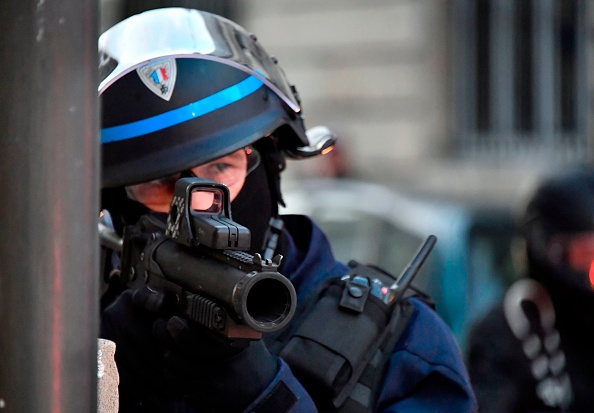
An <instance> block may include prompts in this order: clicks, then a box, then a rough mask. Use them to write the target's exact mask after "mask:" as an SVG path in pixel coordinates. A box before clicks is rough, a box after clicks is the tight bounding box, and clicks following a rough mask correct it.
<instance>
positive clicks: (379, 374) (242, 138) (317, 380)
mask: <svg viewBox="0 0 594 413" xmlns="http://www.w3.org/2000/svg"><path fill="white" fill-rule="evenodd" d="M99 51H100V72H101V83H100V86H99V93H100V98H101V104H102V129H101V142H102V150H103V152H102V154H103V160H102V162H103V175H102V187H103V189H102V208H103V209H105V210H107V211H109V213H110V215H111V218H112V220H113V226H114V227H115V230H116V231H117V232H118V233H120V234H121V233H122V230H123V228H124V227H125V226H126V225H134V224H135V223H136V222H137V221H138V219H139V218H140V217H141V216H143V215H147V214H152V215H154V216H156V217H159V216H160V217H161V218H162V217H163V215H164V213H166V212H167V211H168V209H169V205H170V203H171V200H172V197H173V187H174V184H175V182H176V181H177V180H178V179H179V178H180V177H188V176H195V177H199V178H207V179H211V180H214V181H218V182H221V183H223V184H226V185H227V186H228V188H229V189H230V195H231V199H232V211H233V216H232V217H233V220H234V221H236V222H238V223H240V224H242V225H245V226H246V227H247V228H249V230H250V231H251V251H250V252H251V253H256V252H258V253H261V254H263V255H264V256H265V257H266V256H270V254H271V252H273V253H274V255H276V254H280V255H282V257H283V259H282V262H281V264H280V267H279V271H280V273H282V274H283V275H285V276H286V277H287V278H288V279H289V280H290V281H291V283H292V284H293V285H294V287H295V290H296V293H297V302H298V307H297V312H296V314H299V315H298V316H295V317H294V318H293V320H292V321H291V323H290V325H289V327H288V328H286V329H285V330H283V331H281V332H280V333H278V334H271V335H270V336H269V335H265V336H264V339H262V340H249V342H248V343H246V342H245V341H243V340H230V339H226V338H223V337H221V336H219V335H217V334H214V333H212V332H211V331H209V330H206V329H205V328H202V327H201V326H199V325H197V324H196V323H194V322H192V321H189V320H187V319H186V318H184V317H181V316H179V315H176V314H171V313H166V312H165V311H164V310H163V309H164V308H167V306H166V305H164V304H163V303H164V302H167V299H166V297H165V296H164V295H163V294H162V293H161V292H159V291H156V290H154V289H148V288H138V289H124V291H122V292H120V291H117V294H116V295H117V296H114V294H113V289H111V290H110V291H109V292H108V293H106V295H105V296H104V301H103V307H104V308H105V309H104V311H103V313H102V322H101V335H102V337H103V338H106V339H110V340H113V341H114V342H115V343H116V346H117V347H116V362H117V365H118V370H119V374H120V386H119V392H120V411H122V412H153V411H159V412H211V411H212V412H242V411H245V412H273V413H282V412H295V413H296V412H304V413H305V412H307V413H311V412H315V411H353V412H354V411H369V412H372V411H373V412H395V411H398V412H415V413H418V412H423V411H452V412H457V413H460V412H471V411H474V410H475V400H474V395H473V392H472V390H471V388H470V386H469V381H468V377H467V372H466V368H465V366H464V364H463V362H462V359H461V355H460V352H459V349H458V347H457V345H456V343H455V341H454V339H453V336H452V334H451V333H450V331H449V329H448V328H447V326H446V325H445V323H444V322H443V321H442V320H441V319H440V318H439V317H438V316H437V314H436V312H435V311H434V310H433V309H432V308H431V307H430V306H429V305H427V303H426V302H425V301H424V300H422V299H420V298H414V297H412V298H407V299H405V300H403V301H402V302H401V303H399V304H398V305H395V306H393V307H389V306H387V305H383V302H382V301H381V300H379V299H376V298H375V297H374V298H373V300H374V301H373V303H371V302H372V301H369V300H371V299H368V301H367V302H365V301H361V302H359V303H357V302H355V305H359V304H361V303H363V304H365V306H362V305H359V310H358V311H353V310H352V309H351V310H348V311H347V310H343V309H342V304H339V299H340V298H339V297H338V296H339V294H335V292H336V291H342V290H341V289H342V288H343V284H344V283H345V282H346V281H341V280H340V277H342V276H344V275H345V274H347V273H349V272H352V268H349V267H348V266H346V265H344V264H343V263H340V262H337V261H336V260H335V259H334V258H333V256H332V253H331V249H330V246H329V244H328V242H327V239H326V238H325V236H324V234H323V233H322V232H321V230H320V229H319V228H318V227H317V226H316V225H315V224H314V223H313V222H312V221H311V220H310V219H308V218H307V217H304V216H282V217H279V211H278V205H279V204H280V205H282V204H283V200H282V195H281V190H280V188H281V187H280V173H281V172H282V170H283V169H284V168H285V164H286V161H285V160H286V158H291V159H301V158H307V157H311V156H316V155H319V154H321V153H323V152H325V151H326V150H328V149H329V148H330V147H331V146H332V144H333V143H334V137H333V136H332V134H327V133H322V134H318V135H314V134H311V133H310V134H309V135H308V134H307V133H306V130H305V128H304V124H303V118H302V110H301V102H300V100H299V97H298V94H297V92H296V89H295V88H294V86H292V85H291V84H290V83H288V81H287V79H286V77H285V75H284V73H283V71H282V70H281V68H280V67H279V66H278V64H277V62H276V60H275V59H274V58H273V57H271V56H269V55H268V54H267V52H266V51H265V50H264V49H263V48H262V47H261V46H260V44H259V43H258V41H257V39H256V37H255V36H253V35H251V34H249V33H248V32H246V31H245V30H244V29H243V28H242V27H240V26H238V25H237V24H235V23H233V22H231V21H229V20H227V19H224V18H222V17H219V16H216V15H213V14H210V13H206V12H202V11H198V10H188V9H182V8H163V9H157V10H151V11H147V12H144V13H141V14H139V15H136V16H132V17H130V18H128V19H126V20H124V21H122V22H120V23H118V24H117V25H115V26H114V27H112V28H111V29H109V30H107V31H106V32H105V33H104V34H103V35H102V36H101V37H100V39H99ZM109 262H110V263H113V265H115V266H116V267H117V265H118V264H117V259H113V257H111V258H110V259H109ZM363 270H365V271H371V272H369V274H378V275H377V276H378V277H380V278H381V277H382V275H381V274H380V273H381V271H378V270H374V269H372V268H366V267H361V271H363ZM397 270H399V269H397ZM374 276H375V275H374ZM347 278H348V277H347ZM361 279H365V280H367V281H369V278H368V277H367V278H366V277H359V280H361ZM329 281H331V282H329ZM360 286H361V288H362V289H363V290H364V291H369V290H368V289H367V290H366V287H365V286H364V285H363V284H360ZM369 296H371V294H369ZM106 297H108V299H106ZM351 298H352V297H351ZM355 301H356V300H355ZM318 302H320V303H321V304H318ZM351 304H352V303H351ZM339 307H341V310H339ZM370 312H375V313H374V314H369V313H370ZM359 314H360V315H359ZM345 320H352V323H351V321H345ZM345 323H346V324H345ZM336 326H342V327H340V328H335V327H336ZM345 327H347V328H345ZM348 327H352V328H348ZM340 409H342V410H340Z"/></svg>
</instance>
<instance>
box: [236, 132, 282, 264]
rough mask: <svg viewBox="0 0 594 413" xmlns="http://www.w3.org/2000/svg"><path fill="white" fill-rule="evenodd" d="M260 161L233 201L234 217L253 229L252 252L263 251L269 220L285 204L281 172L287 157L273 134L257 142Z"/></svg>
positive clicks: (251, 230)
mask: <svg viewBox="0 0 594 413" xmlns="http://www.w3.org/2000/svg"><path fill="white" fill-rule="evenodd" d="M254 147H255V149H256V150H257V151H258V152H259V153H260V157H261V161H260V164H259V165H258V167H257V168H256V169H254V170H253V171H252V172H251V173H250V174H249V175H248V176H247V178H246V180H245V183H244V185H243V188H242V189H241V191H240V192H239V194H238V195H237V197H236V198H235V199H234V200H233V202H232V203H231V214H232V219H233V221H236V222H238V223H239V224H241V225H244V226H246V227H247V228H248V229H249V230H250V232H251V240H252V241H251V248H250V253H252V254H254V253H256V252H262V251H263V250H264V249H265V247H266V245H265V244H266V242H267V238H268V231H269V226H270V225H269V224H270V219H271V218H272V217H276V216H277V215H278V205H279V204H281V205H284V203H283V200H282V197H281V192H280V172H281V171H282V170H283V169H284V167H285V160H284V157H283V156H282V154H281V152H280V151H278V150H277V148H276V143H275V141H274V140H273V139H272V138H264V139H261V140H260V141H258V142H256V143H255V144H254Z"/></svg>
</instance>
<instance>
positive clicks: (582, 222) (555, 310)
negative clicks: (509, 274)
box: [467, 166, 594, 413]
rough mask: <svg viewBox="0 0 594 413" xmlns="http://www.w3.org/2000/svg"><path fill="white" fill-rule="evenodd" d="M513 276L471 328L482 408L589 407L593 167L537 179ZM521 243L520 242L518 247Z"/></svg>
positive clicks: (593, 365) (472, 366)
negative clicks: (518, 275)
mask: <svg viewBox="0 0 594 413" xmlns="http://www.w3.org/2000/svg"><path fill="white" fill-rule="evenodd" d="M518 231H519V236H520V240H521V242H520V243H518V245H516V247H518V248H520V250H518V251H516V252H515V253H516V254H517V255H516V258H518V259H519V261H518V262H520V263H523V264H524V265H523V267H522V269H521V272H520V273H521V274H525V277H523V278H520V279H518V280H517V281H516V282H515V283H513V284H512V285H511V286H510V288H509V289H508V291H507V292H506V294H505V296H504V299H503V301H502V302H501V303H500V304H498V305H497V306H496V307H494V308H493V309H492V310H491V311H490V312H489V313H488V314H487V315H486V316H485V317H484V318H483V319H481V320H479V321H478V322H477V323H476V324H475V325H474V326H473V327H472V329H471V332H470V335H469V344H468V354H467V357H468V359H467V364H468V369H469V374H470V378H471V382H472V385H473V387H474V389H475V392H476V395H477V399H478V402H479V410H480V411H481V412H482V413H491V412H493V413H520V412H522V413H523V412H591V411H592V409H593V408H594V392H593V391H592V389H593V388H594V357H593V355H592V349H593V348H594V336H593V335H592V334H591V332H592V330H593V329H594V289H593V284H594V268H593V265H592V264H593V260H594V169H593V168H591V167H590V166H580V167H575V168H571V169H569V170H566V171H563V172H561V173H557V174H555V175H553V176H550V177H547V178H545V179H542V181H541V182H539V184H538V185H537V186H536V188H535V190H534V192H533V193H532V194H531V195H530V197H529V198H528V202H527V203H526V204H525V208H524V209H523V213H522V216H521V220H520V222H519V223H518ZM520 245H521V246H520Z"/></svg>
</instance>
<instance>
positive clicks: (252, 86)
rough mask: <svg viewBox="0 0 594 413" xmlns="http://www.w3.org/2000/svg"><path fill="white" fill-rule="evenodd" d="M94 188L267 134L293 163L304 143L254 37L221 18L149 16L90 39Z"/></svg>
mask: <svg viewBox="0 0 594 413" xmlns="http://www.w3.org/2000/svg"><path fill="white" fill-rule="evenodd" d="M99 69H100V85H99V95H100V101H101V144H102V145H101V146H102V163H103V172H102V186H103V187H104V188H107V187H118V186H124V185H130V184H134V183H139V182H145V181H149V180H152V179H156V178H160V177H163V176H167V175H170V174H173V173H176V172H179V171H182V170H185V169H188V168H191V167H193V166H196V165H198V164H201V163H205V162H208V161H210V160H213V159H216V158H218V157H220V156H223V155H226V154H228V153H231V152H233V151H235V150H237V149H240V148H242V147H244V146H247V145H250V144H252V143H254V142H255V141H257V140H259V139H260V138H262V137H265V136H269V135H271V134H274V135H275V136H276V137H277V138H278V142H279V146H280V149H281V150H282V151H283V152H284V153H285V154H286V155H288V156H290V157H293V158H301V157H307V156H312V155H316V154H318V153H320V152H321V151H322V150H324V149H326V148H327V147H329V146H331V145H332V144H333V143H334V136H333V135H331V134H329V135H327V136H324V137H322V138H321V139H319V140H317V141H315V142H314V141H312V138H311V135H310V138H308V136H307V133H306V130H305V127H304V125H303V118H302V113H301V106H300V101H299V99H298V96H297V93H296V90H295V88H294V87H293V86H292V85H291V84H290V83H289V82H288V80H287V78H286V77H285V74H284V73H283V71H282V69H281V68H280V67H279V66H278V64H277V62H276V59H275V58H273V57H272V56H270V55H269V54H268V53H267V52H266V51H265V50H264V49H263V48H262V47H261V46H260V44H259V43H258V42H257V40H256V38H255V36H253V35H251V34H250V33H248V32H247V31H246V30H244V29H243V28H242V27H241V26H239V25H237V24H235V23H233V22H232V21H230V20H227V19H225V18H223V17H220V16H217V15H214V14H211V13H207V12H204V11H199V10H193V9H184V8H162V9H155V10H150V11H147V12H144V13H141V14H138V15H135V16H132V17H129V18H127V19H126V20H123V21H122V22H120V23H118V24H116V25H115V26H113V27H112V28H110V29H109V30H107V31H106V32H105V33H103V34H102V35H101V36H100V38H99Z"/></svg>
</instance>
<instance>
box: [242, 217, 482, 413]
mask: <svg viewBox="0 0 594 413" xmlns="http://www.w3.org/2000/svg"><path fill="white" fill-rule="evenodd" d="M283 221H284V222H285V235H287V236H288V241H289V244H290V248H289V249H288V252H287V251H285V254H286V256H284V257H283V262H282V265H281V268H280V272H281V273H282V274H284V275H285V276H286V277H288V278H289V279H290V280H291V282H292V283H293V284H294V286H295V289H296V291H297V297H298V302H300V301H302V300H303V299H304V297H305V296H306V295H307V294H308V293H309V292H311V291H312V289H314V288H315V286H316V285H317V284H318V283H319V282H321V281H322V280H324V279H326V278H328V277H332V276H341V275H344V274H345V273H347V272H348V270H349V268H348V267H347V266H346V265H344V264H342V263H340V262H338V261H336V260H335V259H334V257H333V255H332V251H331V247H330V245H329V243H328V240H327V239H326V237H325V235H324V234H323V233H322V231H321V230H320V229H319V228H318V227H317V226H316V225H315V224H313V223H312V221H311V220H310V219H309V218H307V217H304V216H297V215H288V216H283ZM410 300H412V302H413V305H414V308H415V311H414V313H413V315H412V317H411V318H410V320H409V322H408V325H407V326H406V328H405V330H404V332H403V335H402V336H401V338H400V340H399V342H398V344H397V345H396V348H395V349H394V352H393V354H392V356H391V357H390V359H389V367H388V370H387V374H386V377H385V379H384V382H383V385H382V388H381V391H380V394H379V399H378V400H377V404H376V406H375V409H374V411H375V412H378V413H379V412H381V413H396V412H398V413H406V412H414V413H420V412H456V413H464V412H475V411H477V404H476V400H475V397H474V393H473V391H472V388H471V386H470V381H469V378H468V373H467V371H466V367H465V365H464V363H463V361H462V360H463V359H462V356H461V353H460V350H459V348H458V346H457V344H456V342H455V340H454V338H453V335H452V333H451V332H450V330H449V328H448V327H447V325H446V324H445V323H444V321H443V320H442V319H441V318H440V317H439V316H438V315H437V314H436V313H435V311H434V310H433V309H431V308H430V307H428V306H427V305H426V304H424V303H423V302H422V301H420V300H417V299H415V298H410ZM279 381H282V382H284V384H285V385H287V386H288V387H289V388H290V389H291V391H292V392H293V393H294V394H295V396H297V398H298V402H297V403H296V404H295V405H294V406H293V408H292V409H291V410H289V411H290V412H291V413H312V412H316V408H315V406H314V404H313V402H312V400H311V398H310V397H309V395H308V394H307V392H306V391H305V389H304V388H303V386H302V385H301V384H300V383H299V382H298V381H297V379H296V378H295V377H294V376H293V375H292V374H291V371H290V368H289V367H288V365H287V364H286V363H285V362H284V361H282V360H280V369H279V372H278V374H277V376H276V378H275V379H274V382H273V383H271V384H270V386H269V387H268V388H267V389H266V390H265V391H264V393H263V394H261V395H260V396H259V397H258V398H257V399H256V400H254V401H253V403H252V404H251V405H250V406H249V407H248V408H247V409H246V410H245V412H250V411H252V409H253V408H255V407H256V406H257V405H258V404H259V402H260V401H261V400H263V399H265V398H266V397H267V394H268V392H269V391H270V390H271V389H273V388H274V387H275V385H276V384H278V382H279Z"/></svg>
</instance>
